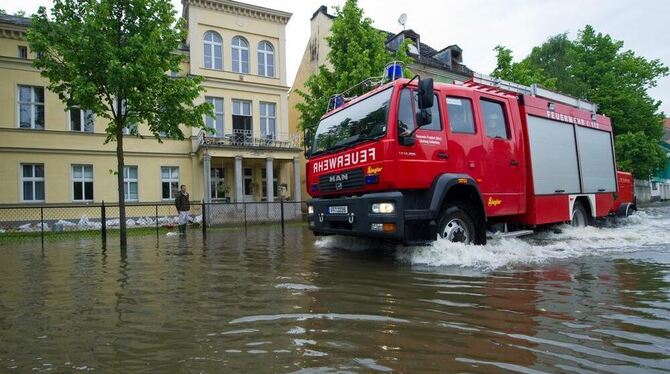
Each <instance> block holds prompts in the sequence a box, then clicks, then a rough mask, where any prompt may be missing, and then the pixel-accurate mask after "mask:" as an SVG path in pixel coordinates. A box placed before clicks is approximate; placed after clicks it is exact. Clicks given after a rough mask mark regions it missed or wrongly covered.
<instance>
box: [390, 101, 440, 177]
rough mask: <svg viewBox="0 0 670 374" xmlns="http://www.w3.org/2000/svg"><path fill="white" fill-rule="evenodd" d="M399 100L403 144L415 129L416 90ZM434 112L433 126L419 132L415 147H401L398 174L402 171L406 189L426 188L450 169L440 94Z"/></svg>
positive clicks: (398, 126)
mask: <svg viewBox="0 0 670 374" xmlns="http://www.w3.org/2000/svg"><path fill="white" fill-rule="evenodd" d="M399 96H400V97H399V98H398V121H397V132H398V139H399V140H401V138H403V137H405V136H407V135H408V134H409V133H410V132H411V131H412V130H413V129H414V128H415V126H416V124H415V119H416V113H417V112H418V111H419V108H418V102H417V99H416V90H412V89H409V88H405V89H403V90H402V91H400V93H399ZM430 111H431V114H432V122H431V123H430V124H428V125H425V126H422V127H421V128H420V129H418V130H416V132H415V133H414V139H415V140H414V144H412V145H398V167H399V169H398V170H399V171H401V174H399V175H402V177H403V184H402V185H403V187H404V188H426V186H430V185H431V183H432V182H433V179H434V178H435V175H438V174H440V173H441V172H443V170H444V169H445V167H446V162H445V161H446V160H447V157H448V156H447V151H446V141H445V139H444V138H445V136H444V131H443V129H442V121H441V116H440V100H439V99H438V95H437V93H436V94H435V98H434V101H433V107H432V108H430Z"/></svg>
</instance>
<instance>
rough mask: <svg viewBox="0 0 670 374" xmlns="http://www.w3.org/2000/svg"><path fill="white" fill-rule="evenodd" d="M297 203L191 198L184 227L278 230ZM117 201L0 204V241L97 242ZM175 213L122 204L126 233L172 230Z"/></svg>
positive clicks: (298, 215) (295, 212)
mask: <svg viewBox="0 0 670 374" xmlns="http://www.w3.org/2000/svg"><path fill="white" fill-rule="evenodd" d="M303 205H304V203H303V202H295V201H283V200H279V201H275V202H244V203H242V202H240V203H225V202H212V203H202V202H192V203H191V210H190V211H189V218H188V221H189V223H188V225H187V229H188V230H202V232H203V234H206V233H207V231H208V229H211V228H216V227H239V228H247V227H248V226H250V225H258V224H272V225H280V226H281V229H282V230H283V229H284V226H285V223H286V222H288V221H299V220H302V217H303V213H302V212H303V208H304V207H303ZM119 224H120V220H119V207H118V205H117V204H105V203H104V202H103V203H101V204H89V205H19V206H0V244H2V243H11V242H16V241H23V240H28V239H35V240H40V241H41V243H42V245H44V242H45V241H49V240H61V239H80V238H99V239H100V240H101V242H102V243H103V245H105V244H106V241H107V239H108V237H110V236H115V235H118V231H119ZM177 226H178V212H177V210H176V208H175V206H174V204H172V203H151V204H149V203H140V204H127V205H126V227H127V229H128V236H132V235H156V239H157V240H159V239H160V236H161V235H162V234H165V233H167V232H171V231H174V232H175V234H176V233H177Z"/></svg>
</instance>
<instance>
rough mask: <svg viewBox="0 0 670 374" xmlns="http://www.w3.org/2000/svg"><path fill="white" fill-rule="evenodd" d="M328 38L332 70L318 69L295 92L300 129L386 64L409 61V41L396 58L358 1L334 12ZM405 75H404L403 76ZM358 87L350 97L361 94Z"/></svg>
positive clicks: (315, 121) (353, 1) (313, 122)
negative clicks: (335, 97) (332, 100)
mask: <svg viewBox="0 0 670 374" xmlns="http://www.w3.org/2000/svg"><path fill="white" fill-rule="evenodd" d="M331 32H332V33H331V35H330V36H329V37H328V38H327V42H328V45H329V46H330V52H329V53H328V57H327V58H328V62H330V64H331V65H332V69H328V68H327V67H326V66H323V65H322V66H320V67H319V70H318V71H317V72H316V73H315V74H313V75H311V76H310V77H309V78H308V79H307V81H306V82H305V91H301V90H297V93H298V94H299V95H300V96H301V97H302V98H303V99H304V102H302V103H299V104H298V105H297V106H296V107H297V109H298V110H299V111H300V115H301V116H300V127H301V128H303V129H306V128H311V127H313V126H315V125H316V124H317V123H318V122H319V119H320V118H321V116H323V114H324V113H325V112H326V108H327V107H328V99H329V98H330V97H331V96H332V95H334V94H336V93H341V92H343V91H345V90H347V89H349V88H350V87H353V86H355V85H356V84H358V83H360V82H362V81H363V80H365V79H367V78H370V77H373V76H379V75H381V74H382V73H383V71H384V67H385V66H386V64H388V63H389V62H391V61H393V60H396V61H401V62H403V63H405V65H406V64H407V63H408V62H409V61H410V57H409V56H408V54H407V48H408V45H409V44H410V41H409V40H407V39H406V40H405V41H403V43H402V44H401V45H400V47H399V48H398V50H397V52H396V53H395V54H391V53H389V51H388V50H387V49H386V47H385V41H386V34H385V33H383V32H381V31H379V30H377V29H375V28H374V27H372V20H371V19H370V18H368V17H365V15H364V13H363V10H362V9H361V8H359V7H358V2H357V0H347V1H346V2H345V4H344V6H343V7H342V8H339V7H336V8H335V19H334V20H333V26H332V29H331ZM405 73H406V74H407V72H405ZM364 90H365V88H364V87H359V88H358V90H354V91H352V92H350V94H352V95H354V94H360V93H362V92H363V91H364Z"/></svg>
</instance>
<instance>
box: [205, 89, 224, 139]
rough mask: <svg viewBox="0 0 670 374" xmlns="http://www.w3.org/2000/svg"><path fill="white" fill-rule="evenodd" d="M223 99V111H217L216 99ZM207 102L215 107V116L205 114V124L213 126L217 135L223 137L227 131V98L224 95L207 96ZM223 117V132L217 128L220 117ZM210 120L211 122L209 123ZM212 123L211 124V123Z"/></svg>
mask: <svg viewBox="0 0 670 374" xmlns="http://www.w3.org/2000/svg"><path fill="white" fill-rule="evenodd" d="M218 100H221V112H217V111H216V101H218ZM205 102H207V103H210V104H212V106H213V107H214V109H213V110H214V117H210V116H205V124H206V125H207V127H209V128H212V129H214V130H215V131H216V135H215V136H216V137H223V135H224V134H225V132H226V117H225V116H224V114H225V107H224V105H225V100H224V99H223V97H216V96H205ZM219 116H220V118H221V133H219V131H218V130H217V125H218V124H219V123H218V118H219ZM208 122H209V124H208ZM210 124H211V125H210Z"/></svg>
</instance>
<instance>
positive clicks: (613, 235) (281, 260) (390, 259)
mask: <svg viewBox="0 0 670 374" xmlns="http://www.w3.org/2000/svg"><path fill="white" fill-rule="evenodd" d="M669 223H670V209H657V210H650V211H648V212H646V213H645V214H642V215H641V216H640V217H637V218H635V219H634V220H631V221H629V222H625V223H623V226H619V227H616V228H601V229H597V228H590V229H586V230H581V231H579V230H570V229H568V230H565V231H564V232H563V233H562V234H553V233H550V234H539V235H536V236H535V237H532V238H530V239H527V240H526V241H520V240H517V239H514V240H507V239H504V240H503V239H496V238H494V240H492V244H491V245H487V246H484V247H467V248H462V247H459V246H458V245H456V246H452V245H447V244H445V243H436V244H435V245H433V246H430V247H424V248H398V249H395V248H392V247H389V246H386V247H385V248H380V247H379V246H380V244H378V243H374V242H368V241H357V240H350V239H341V238H327V239H321V240H318V241H317V240H315V239H314V238H313V237H312V235H311V234H310V233H309V231H307V230H306V229H305V228H304V227H298V226H294V227H289V228H287V232H286V235H285V236H282V235H281V233H280V231H279V230H278V229H277V228H271V227H270V228H268V227H264V228H249V230H248V232H247V233H246V234H245V232H244V231H230V230H221V231H218V230H212V231H210V232H209V233H208V235H207V237H206V238H204V239H203V238H202V237H201V236H200V233H198V232H191V233H189V235H188V236H186V237H163V238H161V243H160V245H159V246H158V247H156V246H155V242H154V240H155V239H154V238H149V237H146V238H143V237H133V238H131V242H130V245H129V248H128V249H127V250H126V251H120V250H119V249H118V248H114V247H113V246H112V245H111V241H110V243H109V244H110V246H109V248H108V249H107V250H106V251H102V250H101V249H100V248H99V246H98V243H97V242H93V241H81V242H67V243H66V242H62V243H53V244H52V246H51V247H50V248H47V250H45V251H44V254H43V253H42V251H41V250H40V249H38V248H39V245H33V243H30V242H27V243H23V244H21V245H19V246H16V247H6V246H0V341H1V342H2V344H0V371H2V372H4V371H8V370H10V369H15V370H17V371H19V372H27V371H48V370H53V371H57V372H69V371H77V370H80V371H86V370H95V371H102V372H110V371H111V372H124V371H147V370H150V371H156V372H183V371H186V372H222V371H223V372H241V371H245V372H329V371H344V372H346V371H349V372H352V371H353V372H391V371H401V372H402V371H404V372H456V371H460V372H481V373H489V372H492V371H516V372H524V373H525V372H528V373H531V372H546V371H562V372H579V373H582V372H639V373H650V372H664V371H668V370H670V299H669V297H668V291H669V290H670V256H669V255H668V254H667V251H668V249H670V244H669V243H668V240H669V239H668V238H666V237H664V236H662V235H661V234H660V233H662V232H665V231H664V230H666V229H665V228H666V227H667V225H668V224H669ZM515 248H516V251H515ZM459 261H460V262H459Z"/></svg>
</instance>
